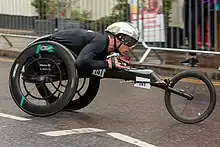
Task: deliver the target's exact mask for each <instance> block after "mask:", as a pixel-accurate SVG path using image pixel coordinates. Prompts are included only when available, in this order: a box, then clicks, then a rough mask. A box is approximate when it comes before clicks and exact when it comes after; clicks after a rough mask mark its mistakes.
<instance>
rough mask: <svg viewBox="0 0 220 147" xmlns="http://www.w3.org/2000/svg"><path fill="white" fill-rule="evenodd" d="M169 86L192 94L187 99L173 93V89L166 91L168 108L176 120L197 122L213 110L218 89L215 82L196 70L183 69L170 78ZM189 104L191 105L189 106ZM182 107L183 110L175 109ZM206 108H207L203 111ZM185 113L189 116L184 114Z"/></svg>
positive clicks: (190, 122)
mask: <svg viewBox="0 0 220 147" xmlns="http://www.w3.org/2000/svg"><path fill="white" fill-rule="evenodd" d="M193 78H194V79H193ZM178 82H179V83H178ZM193 85H194V87H193ZM169 87H170V88H173V89H175V91H179V92H180V93H184V94H187V95H191V96H192V99H187V98H185V97H183V96H178V95H176V94H174V93H172V92H171V90H168V89H167V90H166V91H165V105H166V108H167V110H168V112H169V113H170V114H171V115H172V116H173V117H174V118H175V119H176V120H178V121H180V122H182V123H187V124H195V123H199V122H201V121H203V120H205V119H206V118H207V117H209V116H210V114H211V113H212V112H213V110H214V108H215V105H216V91H215V87H214V85H213V83H212V82H211V81H210V80H209V79H208V78H207V77H205V76H204V75H202V74H200V73H198V72H196V71H183V72H181V73H179V74H177V75H175V76H174V77H173V78H172V79H171V80H170V85H169ZM184 87H185V89H184ZM191 90H192V91H191ZM205 90H206V91H205ZM190 91H191V92H190ZM195 93H197V94H195ZM171 96H172V97H171ZM175 103H179V104H175ZM188 105H191V107H187V106H188ZM174 106H175V107H174ZM180 107H182V108H183V110H179V111H178V110H175V108H177V109H180ZM204 108H205V110H204V111H202V109H204ZM184 114H186V115H189V116H184Z"/></svg>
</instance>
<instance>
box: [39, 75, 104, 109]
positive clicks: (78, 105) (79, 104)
mask: <svg viewBox="0 0 220 147" xmlns="http://www.w3.org/2000/svg"><path fill="white" fill-rule="evenodd" d="M99 86H100V79H99V78H96V77H91V78H89V85H88V88H87V90H86V92H85V93H84V94H83V95H82V96H81V97H80V98H78V99H76V100H74V99H72V100H71V101H70V102H69V104H68V105H67V106H66V107H65V109H68V110H79V109H82V108H84V107H86V106H88V105H89V104H90V103H91V102H92V101H93V100H94V98H95V97H96V95H97V93H98V91H99ZM37 87H38V92H39V93H40V94H41V95H42V96H43V97H47V96H48V95H51V92H50V90H49V89H48V87H47V86H46V85H42V86H40V87H39V86H37ZM45 90H46V92H45ZM46 93H47V94H48V95H46ZM56 99H57V97H55V96H51V97H50V98H49V99H48V102H49V103H52V102H53V101H55V100H56Z"/></svg>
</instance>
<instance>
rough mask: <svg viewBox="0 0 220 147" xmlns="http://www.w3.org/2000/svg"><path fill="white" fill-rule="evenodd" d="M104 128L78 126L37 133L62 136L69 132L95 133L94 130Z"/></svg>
mask: <svg viewBox="0 0 220 147" xmlns="http://www.w3.org/2000/svg"><path fill="white" fill-rule="evenodd" d="M104 131H105V130H101V129H96V128H80V129H71V130H61V131H51V132H43V133H39V134H42V135H46V136H53V137H56V136H64V135H71V134H85V133H95V132H104Z"/></svg>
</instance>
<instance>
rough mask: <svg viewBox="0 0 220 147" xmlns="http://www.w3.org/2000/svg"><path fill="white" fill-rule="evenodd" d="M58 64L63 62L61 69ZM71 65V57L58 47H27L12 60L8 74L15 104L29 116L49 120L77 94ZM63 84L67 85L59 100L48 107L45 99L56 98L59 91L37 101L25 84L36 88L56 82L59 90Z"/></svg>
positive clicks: (41, 44) (48, 44) (45, 43)
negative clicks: (43, 117) (64, 81)
mask: <svg viewBox="0 0 220 147" xmlns="http://www.w3.org/2000/svg"><path fill="white" fill-rule="evenodd" d="M58 61H62V63H63V64H62V68H61V67H60V66H61V65H60V63H61V62H58ZM74 61H75V58H74V57H73V55H72V54H71V53H70V52H69V51H68V49H66V48H65V47H64V46H62V45H61V44H59V43H56V42H53V41H41V42H38V43H35V44H32V45H30V46H29V47H28V48H27V49H25V50H24V51H23V52H22V53H21V54H20V55H19V57H18V58H17V59H16V60H15V62H14V63H13V65H12V68H11V71H10V77H9V89H10V93H11V96H12V98H13V100H14V102H15V103H16V104H17V105H18V106H19V108H20V109H21V110H23V111H24V112H26V113H28V114H30V115H34V116H49V115H53V114H55V113H58V112H59V111H60V110H62V109H63V108H64V107H65V106H66V105H67V104H68V103H69V102H70V101H71V99H72V97H73V96H74V95H75V92H76V90H77V86H78V74H77V70H76V68H75V65H74ZM69 67H71V68H69ZM62 80H67V81H68V82H67V86H66V89H65V90H64V91H63V93H62V96H60V97H59V98H58V99H56V100H54V101H53V102H51V103H48V99H49V98H50V97H51V96H53V95H55V94H56V93H57V92H58V91H59V90H58V89H56V90H55V91H53V92H52V93H51V94H50V95H47V96H40V97H38V96H36V95H35V94H32V93H31V92H30V91H29V90H28V86H27V83H28V84H33V85H34V87H35V88H36V86H37V87H40V86H41V85H45V84H46V83H47V84H51V83H52V84H53V82H57V83H58V87H61V85H62V84H61V81H62ZM20 81H22V82H20ZM22 84H23V85H22ZM22 86H24V89H23V90H22ZM29 98H30V99H31V98H32V99H33V100H39V101H40V103H41V104H40V105H39V104H36V103H34V102H32V101H31V100H30V99H29ZM42 101H44V102H42Z"/></svg>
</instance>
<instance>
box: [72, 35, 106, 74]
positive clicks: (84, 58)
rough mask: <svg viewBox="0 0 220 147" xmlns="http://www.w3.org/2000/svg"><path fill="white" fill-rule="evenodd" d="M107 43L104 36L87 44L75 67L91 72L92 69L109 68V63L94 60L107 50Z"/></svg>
mask: <svg viewBox="0 0 220 147" xmlns="http://www.w3.org/2000/svg"><path fill="white" fill-rule="evenodd" d="M106 44H107V41H106V40H105V38H103V36H101V37H99V36H98V37H97V36H96V37H95V38H94V40H92V41H91V42H90V43H89V44H87V45H86V46H85V47H84V48H83V50H82V51H81V52H80V54H79V56H78V57H77V60H76V62H75V66H76V68H78V69H81V70H91V69H104V68H105V69H106V68H108V62H107V61H105V60H103V61H97V60H94V58H95V57H96V55H97V54H99V53H101V52H103V51H104V50H105V48H106Z"/></svg>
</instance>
